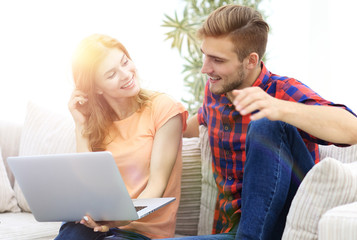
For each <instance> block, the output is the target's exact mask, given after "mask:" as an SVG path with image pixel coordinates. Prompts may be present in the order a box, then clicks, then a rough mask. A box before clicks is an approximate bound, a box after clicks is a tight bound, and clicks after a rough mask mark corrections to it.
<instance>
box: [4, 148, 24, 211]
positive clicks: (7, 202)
mask: <svg viewBox="0 0 357 240" xmlns="http://www.w3.org/2000/svg"><path fill="white" fill-rule="evenodd" d="M0 212H20V208H19V207H18V206H17V201H16V198H15V193H14V190H12V188H11V185H10V181H9V178H8V176H7V173H6V169H5V164H4V161H3V159H2V154H1V149H0Z"/></svg>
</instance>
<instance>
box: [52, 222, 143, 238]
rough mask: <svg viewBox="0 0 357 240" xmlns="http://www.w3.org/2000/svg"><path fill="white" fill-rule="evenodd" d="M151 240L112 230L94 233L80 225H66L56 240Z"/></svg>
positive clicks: (134, 234)
mask: <svg viewBox="0 0 357 240" xmlns="http://www.w3.org/2000/svg"><path fill="white" fill-rule="evenodd" d="M103 239H104V240H122V239H123V240H124V239H125V240H150V238H148V237H145V236H143V235H141V234H139V233H135V232H130V231H126V230H121V229H118V228H111V229H110V230H109V232H106V233H102V232H94V231H93V229H92V228H88V227H86V226H84V225H82V224H80V223H73V222H68V223H64V224H63V225H62V226H61V228H60V231H59V234H58V235H57V237H56V238H55V240H103Z"/></svg>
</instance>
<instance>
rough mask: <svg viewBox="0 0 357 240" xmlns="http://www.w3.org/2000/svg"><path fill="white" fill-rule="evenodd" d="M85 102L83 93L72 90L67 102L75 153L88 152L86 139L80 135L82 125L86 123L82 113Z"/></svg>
mask: <svg viewBox="0 0 357 240" xmlns="http://www.w3.org/2000/svg"><path fill="white" fill-rule="evenodd" d="M87 101H88V99H87V98H86V95H85V94H84V93H83V92H81V91H79V90H74V91H73V93H72V95H71V98H70V100H69V102H68V109H69V111H70V112H71V114H72V117H73V120H74V123H75V133H76V146H77V147H76V149H77V152H90V150H89V146H88V139H87V138H85V137H83V134H82V132H83V128H84V125H85V123H86V117H85V115H84V113H83V112H84V111H85V109H84V105H85V104H86V103H87Z"/></svg>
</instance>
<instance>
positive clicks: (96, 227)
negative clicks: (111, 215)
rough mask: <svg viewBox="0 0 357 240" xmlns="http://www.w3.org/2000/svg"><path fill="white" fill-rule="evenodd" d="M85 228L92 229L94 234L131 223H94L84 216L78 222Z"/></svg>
mask: <svg viewBox="0 0 357 240" xmlns="http://www.w3.org/2000/svg"><path fill="white" fill-rule="evenodd" d="M79 223H80V224H83V225H85V226H86V227H89V228H93V231H94V232H108V231H109V229H110V228H114V227H121V226H125V225H128V224H129V223H131V221H100V222H95V221H94V220H93V219H92V218H91V217H90V216H84V217H83V219H82V220H81V221H80V222H79Z"/></svg>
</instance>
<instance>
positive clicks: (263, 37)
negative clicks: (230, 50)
mask: <svg viewBox="0 0 357 240" xmlns="http://www.w3.org/2000/svg"><path fill="white" fill-rule="evenodd" d="M268 32H269V25H268V24H267V23H266V22H265V21H264V20H263V18H262V16H261V14H260V13H259V12H258V11H257V10H255V9H253V8H251V7H247V6H241V5H226V6H222V7H220V8H218V9H216V10H215V11H213V12H212V13H211V14H210V15H209V16H208V18H207V19H206V20H205V22H204V23H203V26H202V27H201V28H200V29H199V30H198V37H199V38H201V39H202V38H204V37H226V36H229V37H230V39H231V40H232V42H233V44H234V46H235V51H236V52H237V55H238V59H239V60H240V61H243V60H244V58H246V57H247V56H248V55H249V54H250V53H252V52H256V53H257V54H258V55H259V57H260V59H262V58H263V55H264V53H265V50H266V45H267V41H268Z"/></svg>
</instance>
